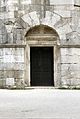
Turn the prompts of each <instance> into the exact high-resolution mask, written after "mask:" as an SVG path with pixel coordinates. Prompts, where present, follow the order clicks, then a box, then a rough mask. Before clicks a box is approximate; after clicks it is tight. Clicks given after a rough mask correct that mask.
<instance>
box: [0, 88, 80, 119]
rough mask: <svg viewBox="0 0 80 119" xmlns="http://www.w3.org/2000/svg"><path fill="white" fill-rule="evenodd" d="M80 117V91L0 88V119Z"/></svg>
mask: <svg viewBox="0 0 80 119" xmlns="http://www.w3.org/2000/svg"><path fill="white" fill-rule="evenodd" d="M32 118H34V119H36V118H38V119H42V118H45V119H80V91H79V90H58V89H56V90H55V89H28V90H2V89H1V90H0V119H32Z"/></svg>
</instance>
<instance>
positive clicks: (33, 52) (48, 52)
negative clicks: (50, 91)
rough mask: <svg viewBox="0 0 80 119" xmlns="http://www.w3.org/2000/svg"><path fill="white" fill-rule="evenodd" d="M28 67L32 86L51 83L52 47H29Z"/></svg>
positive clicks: (49, 84) (50, 84)
mask: <svg viewBox="0 0 80 119" xmlns="http://www.w3.org/2000/svg"><path fill="white" fill-rule="evenodd" d="M30 61H31V62H30V63H31V64H30V69H31V85H32V86H52V85H53V47H31V48H30Z"/></svg>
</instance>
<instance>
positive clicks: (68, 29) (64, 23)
mask: <svg viewBox="0 0 80 119" xmlns="http://www.w3.org/2000/svg"><path fill="white" fill-rule="evenodd" d="M74 4H75V5H74ZM39 25H40V28H41V30H40V36H39V31H38V30H39V29H36V34H37V35H35V33H34V31H35V30H34V29H33V31H32V32H33V35H32V36H33V37H32V36H31V35H29V38H26V37H27V35H26V34H27V32H28V31H29V30H30V29H32V28H35V26H36V27H37V26H39ZM41 25H43V26H45V25H46V26H47V27H49V28H52V29H53V31H54V33H56V37H55V35H54V34H53V35H52V38H51V34H48V33H49V32H48V29H46V30H47V33H43V31H44V32H46V30H43V29H44V27H41ZM47 27H46V28H47ZM32 32H30V33H32ZM41 34H42V35H41ZM44 34H45V36H44ZM42 36H43V37H42ZM53 36H54V37H55V38H54V37H53ZM31 46H33V47H34V46H35V47H36V46H44V47H45V46H50V47H51V46H52V47H53V48H54V61H53V62H54V74H53V75H54V82H55V86H60V85H69V86H70V85H80V71H79V69H80V1H79V0H0V81H1V82H0V86H3V85H6V84H5V80H6V79H7V78H14V82H15V84H16V86H18V87H20V85H22V86H23V84H22V83H23V82H27V85H30V47H31ZM55 79H56V80H55ZM2 82H3V83H2Z"/></svg>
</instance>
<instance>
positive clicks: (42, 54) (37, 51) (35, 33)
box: [25, 25, 60, 86]
mask: <svg viewBox="0 0 80 119" xmlns="http://www.w3.org/2000/svg"><path fill="white" fill-rule="evenodd" d="M25 38H26V48H25V81H26V83H27V85H28V86H59V85H60V75H59V72H60V65H59V64H60V50H59V47H58V41H59V35H58V33H57V32H56V30H55V29H53V28H51V27H49V26H47V25H37V26H34V27H32V28H30V29H29V30H28V31H27V33H26V35H25ZM33 62H34V63H33ZM35 62H36V63H35ZM44 67H46V69H45V68H44ZM39 69H41V70H39ZM38 70H39V71H38ZM37 72H38V73H37ZM34 77H35V78H34ZM37 77H38V78H39V79H37ZM40 77H41V79H40ZM47 77H50V79H49V78H47ZM49 81H51V82H49ZM35 82H36V83H35ZM41 82H42V83H41Z"/></svg>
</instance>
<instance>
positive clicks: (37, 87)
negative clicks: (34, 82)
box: [25, 86, 57, 89]
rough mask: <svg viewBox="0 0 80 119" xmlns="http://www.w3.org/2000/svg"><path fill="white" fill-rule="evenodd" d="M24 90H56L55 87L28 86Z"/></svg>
mask: <svg viewBox="0 0 80 119" xmlns="http://www.w3.org/2000/svg"><path fill="white" fill-rule="evenodd" d="M25 89H57V87H53V86H30V87H26V88H25Z"/></svg>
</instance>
